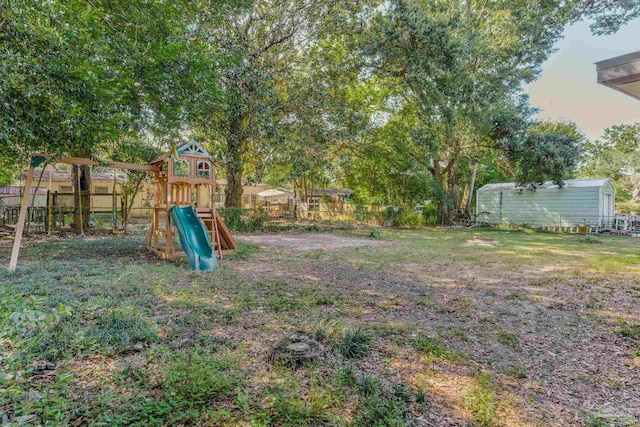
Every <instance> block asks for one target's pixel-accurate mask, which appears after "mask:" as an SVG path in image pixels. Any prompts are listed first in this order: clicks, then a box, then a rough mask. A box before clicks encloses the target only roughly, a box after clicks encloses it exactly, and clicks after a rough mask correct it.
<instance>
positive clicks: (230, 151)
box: [224, 117, 244, 208]
mask: <svg viewBox="0 0 640 427" xmlns="http://www.w3.org/2000/svg"><path fill="white" fill-rule="evenodd" d="M243 142H244V138H243V136H242V118H241V117H236V118H234V119H233V120H232V121H231V125H230V128H229V136H228V137H227V158H228V161H227V186H226V187H225V189H224V195H225V200H224V206H225V207H227V208H241V207H242V192H243V188H242V173H243V171H244V165H243V163H242V150H243Z"/></svg>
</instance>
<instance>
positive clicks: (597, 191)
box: [476, 178, 615, 228]
mask: <svg viewBox="0 0 640 427" xmlns="http://www.w3.org/2000/svg"><path fill="white" fill-rule="evenodd" d="M614 196H615V192H614V189H613V185H611V182H610V181H609V180H608V179H605V178H596V179H591V178H590V179H567V180H564V185H563V186H562V188H560V187H559V186H558V185H556V184H554V183H553V182H551V181H548V182H545V183H544V184H542V185H541V186H539V187H538V188H537V189H535V190H527V189H525V188H522V187H519V186H518V185H517V184H516V183H513V182H508V183H500V184H487V185H485V186H483V187H481V188H479V189H478V191H477V192H476V202H477V203H476V215H477V218H478V221H479V222H485V223H489V224H501V223H504V224H510V225H527V226H529V227H534V228H540V227H543V226H552V227H555V226H560V227H572V226H577V225H579V224H585V225H598V226H610V225H611V223H612V222H613V219H614V198H615V197H614Z"/></svg>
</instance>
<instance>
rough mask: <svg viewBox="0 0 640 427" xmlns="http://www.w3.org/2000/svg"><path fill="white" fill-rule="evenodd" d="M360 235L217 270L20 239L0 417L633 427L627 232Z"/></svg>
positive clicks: (294, 237) (62, 421)
mask: <svg viewBox="0 0 640 427" xmlns="http://www.w3.org/2000/svg"><path fill="white" fill-rule="evenodd" d="M367 235H368V231H365V230H362V231H343V232H340V233H339V234H338V235H336V234H327V233H301V234H291V233H281V234H268V235H267V234H257V235H253V236H239V240H240V241H241V242H244V243H242V244H241V249H242V250H241V252H240V253H239V254H237V255H234V256H232V257H228V258H225V259H224V260H222V262H221V266H220V267H221V269H220V271H218V272H214V273H200V272H194V271H191V270H189V269H188V267H187V264H186V260H184V261H182V262H178V263H173V262H167V261H162V260H160V259H158V258H157V257H155V256H154V255H152V254H149V253H147V252H146V250H145V249H144V247H143V246H142V245H141V243H140V241H141V237H142V236H136V235H134V236H132V237H122V236H119V237H87V238H84V239H78V238H70V239H65V240H62V239H58V238H51V239H47V240H35V239H32V240H28V241H26V243H25V244H24V248H23V251H22V253H21V258H20V265H19V267H18V270H17V272H16V273H14V274H9V273H8V272H7V271H6V268H4V267H3V268H2V269H0V327H1V328H2V337H1V338H0V345H1V347H2V354H1V357H2V358H1V360H0V371H1V372H0V417H1V418H2V419H3V423H4V422H12V424H11V425H14V424H13V423H15V424H16V425H18V424H20V423H22V424H23V425H77V426H79V425H102V426H115V425H122V426H125V425H127V426H128V425H140V426H141V425H157V426H162V425H167V426H176V425H200V426H235V425H239V426H240V425H242V426H269V425H272V426H306V425H309V426H320V425H353V426H403V425H415V426H633V425H639V424H638V423H639V420H640V239H633V238H615V237H591V236H579V235H554V234H542V233H535V232H526V231H509V230H506V231H499V230H478V229H476V230H452V229H407V230H394V231H391V230H384V231H383V233H382V239H371V238H368V237H367ZM305 241H308V242H316V241H320V242H321V244H320V245H317V244H310V245H304V244H301V243H300V242H305ZM333 242H337V244H335V245H334V244H333ZM318 246H319V247H318ZM9 252H10V242H4V243H2V246H1V247H0V262H2V264H3V265H4V266H6V264H7V262H8V259H9ZM292 335H296V336H297V338H296V337H292ZM301 336H302V337H303V340H304V342H308V343H311V344H312V345H313V346H314V347H313V348H316V347H315V346H316V344H315V343H316V342H317V343H319V347H318V348H317V349H316V350H317V351H316V352H315V353H314V354H313V357H311V356H310V357H309V358H308V359H304V358H303V359H296V358H295V357H288V356H289V354H290V351H291V349H290V348H289V349H287V346H288V345H289V344H291V343H292V342H294V341H297V340H298V341H299V339H300V337H301Z"/></svg>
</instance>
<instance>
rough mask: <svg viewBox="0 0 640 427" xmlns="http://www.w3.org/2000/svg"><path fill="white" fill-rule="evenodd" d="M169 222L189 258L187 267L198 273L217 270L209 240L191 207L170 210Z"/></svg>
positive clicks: (176, 207)
mask: <svg viewBox="0 0 640 427" xmlns="http://www.w3.org/2000/svg"><path fill="white" fill-rule="evenodd" d="M171 220H172V221H173V224H174V225H175V226H176V228H177V229H178V234H180V245H181V246H182V250H183V251H184V252H185V253H186V254H187V257H188V258H189V267H191V268H192V269H194V270H200V271H213V270H217V269H218V260H217V259H216V255H215V253H214V252H213V248H212V247H211V239H210V237H209V233H208V232H207V229H206V228H205V226H204V224H203V223H202V221H200V218H198V214H196V211H195V209H193V206H184V207H178V206H174V207H172V208H171Z"/></svg>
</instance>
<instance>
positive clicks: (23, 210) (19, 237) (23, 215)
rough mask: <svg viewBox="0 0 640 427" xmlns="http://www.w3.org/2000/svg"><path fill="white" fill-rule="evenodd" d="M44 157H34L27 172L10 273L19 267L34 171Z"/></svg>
mask: <svg viewBox="0 0 640 427" xmlns="http://www.w3.org/2000/svg"><path fill="white" fill-rule="evenodd" d="M44 160H45V158H44V157H39V156H36V157H32V158H31V159H30V164H29V169H28V170H27V182H26V183H25V185H24V194H23V196H22V201H21V202H20V216H19V217H18V225H17V226H16V236H15V237H14V239H13V248H12V249H11V259H10V260H9V271H15V270H16V267H17V265H18V253H19V252H20V244H21V243H22V233H23V231H24V222H25V220H26V219H27V209H28V207H29V196H30V195H31V184H32V183H33V170H34V168H37V167H38V166H39V165H40V164H41V163H42V162H44Z"/></svg>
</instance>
